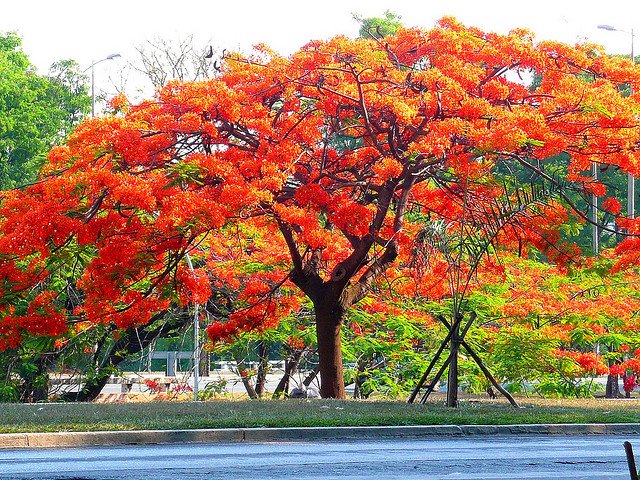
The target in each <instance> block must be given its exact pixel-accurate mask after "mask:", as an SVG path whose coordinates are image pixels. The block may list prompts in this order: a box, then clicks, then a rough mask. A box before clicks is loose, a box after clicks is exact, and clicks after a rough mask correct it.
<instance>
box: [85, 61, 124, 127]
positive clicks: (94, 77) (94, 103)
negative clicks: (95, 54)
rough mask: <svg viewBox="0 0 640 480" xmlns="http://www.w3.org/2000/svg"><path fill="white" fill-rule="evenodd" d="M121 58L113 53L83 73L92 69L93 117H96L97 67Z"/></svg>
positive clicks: (94, 63)
mask: <svg viewBox="0 0 640 480" xmlns="http://www.w3.org/2000/svg"><path fill="white" fill-rule="evenodd" d="M119 57H120V54H119V53H112V54H111V55H108V56H106V57H104V58H103V59H101V60H98V61H95V62H93V63H92V64H91V65H89V66H88V67H87V68H85V69H84V70H83V72H86V71H87V70H89V69H91V117H95V116H96V90H95V85H96V75H95V66H96V65H98V64H99V63H102V62H105V61H107V60H113V59H114V58H119Z"/></svg>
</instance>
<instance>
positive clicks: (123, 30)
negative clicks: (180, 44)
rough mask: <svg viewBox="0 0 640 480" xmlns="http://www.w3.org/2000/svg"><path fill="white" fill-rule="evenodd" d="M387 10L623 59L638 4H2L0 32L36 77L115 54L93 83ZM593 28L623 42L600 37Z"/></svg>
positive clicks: (293, 43) (288, 42)
mask: <svg viewBox="0 0 640 480" xmlns="http://www.w3.org/2000/svg"><path fill="white" fill-rule="evenodd" d="M387 9H388V10H391V11H393V12H394V13H397V14H399V15H401V16H402V21H403V23H404V24H405V25H407V26H422V27H426V28H428V27H431V26H432V25H433V24H434V22H435V21H436V20H437V19H439V18H440V17H442V16H444V15H453V16H455V17H457V18H458V19H459V20H460V21H462V22H463V23H465V24H468V25H474V26H478V27H480V28H483V29H485V30H493V31H498V32H507V31H508V30H510V29H512V28H515V27H526V28H529V29H531V30H533V31H534V32H535V33H536V35H537V37H538V38H540V39H542V38H554V39H557V40H561V41H564V42H569V43H575V42H576V41H580V40H584V39H585V38H586V39H588V40H589V41H593V42H595V43H600V44H603V45H605V46H606V48H607V51H609V52H611V53H629V52H630V50H631V34H630V31H631V29H632V28H634V27H635V28H636V30H637V31H638V33H639V34H640V1H638V0H619V1H615V2H614V1H611V0H609V1H602V0H598V1H597V2H596V1H595V0H525V1H522V0H511V1H505V0H422V1H420V0H416V1H410V0H395V1H393V2H392V1H389V0H386V1H382V0H315V1H312V2H305V1H303V0H298V1H291V0H280V1H278V0H272V1H257V0H240V1H238V0H235V1H234V0H224V1H220V0H171V1H169V0H109V1H103V0H57V1H52V0H4V1H2V0H0V32H6V31H16V32H18V33H19V34H20V36H21V37H22V38H23V46H24V49H25V51H26V52H27V54H28V55H29V57H30V59H31V61H32V63H34V64H35V65H36V67H37V68H38V70H39V72H40V73H46V71H47V70H48V67H49V65H50V64H51V63H53V62H54V61H56V60H60V59H66V58H72V59H74V60H76V61H77V62H78V63H80V65H82V66H85V65H86V66H89V65H90V64H91V62H92V61H94V60H98V59H101V58H104V57H105V56H107V55H109V54H112V53H120V54H121V55H122V58H120V59H116V60H113V61H109V62H104V63H102V64H101V65H100V67H97V69H98V68H99V69H100V72H98V71H97V72H96V81H98V78H99V77H98V75H100V76H102V78H105V77H104V76H105V75H108V76H111V75H112V74H114V75H115V74H116V73H117V71H118V69H119V68H122V66H123V64H124V63H123V62H126V61H128V60H134V56H135V50H134V48H133V47H134V46H135V45H140V44H142V43H144V42H145V41H146V40H150V39H153V38H154V37H163V38H167V39H172V38H173V39H175V38H184V37H186V36H188V35H191V34H193V35H194V37H195V38H196V39H199V40H202V41H203V42H204V41H207V40H209V39H210V40H211V41H212V44H213V45H214V47H216V48H218V49H222V48H227V49H228V50H233V49H237V48H238V47H240V48H243V49H245V48H248V47H249V46H251V45H253V44H255V43H259V42H263V43H266V44H267V45H269V46H271V47H272V48H273V49H275V50H277V51H279V52H281V53H283V54H286V53H290V52H292V51H294V50H295V49H296V48H298V47H299V46H301V45H303V44H305V43H307V42H308V41H309V40H311V39H318V38H329V37H331V36H334V35H337V34H346V35H349V36H355V35H356V34H357V30H358V24H357V23H356V22H355V21H354V20H353V19H352V13H358V14H360V15H362V16H365V17H370V16H382V14H383V12H384V11H385V10H387ZM599 24H609V25H613V26H615V27H617V28H619V29H624V30H627V32H628V33H621V32H607V31H603V30H599V29H597V25H599ZM638 53H640V42H638V45H636V54H638Z"/></svg>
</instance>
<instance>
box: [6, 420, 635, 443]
mask: <svg viewBox="0 0 640 480" xmlns="http://www.w3.org/2000/svg"><path fill="white" fill-rule="evenodd" d="M465 435H640V423H607V424H532V425H417V426H392V427H297V428H225V429H203V430H135V431H120V432H58V433H5V434H0V449H12V448H39V447H85V446H97V445H155V444H171V443H229V442H295V441H306V440H351V439H353V440H356V439H363V438H366V439H369V440H370V439H374V438H393V437H396V438H406V437H413V438H416V437H427V436H465Z"/></svg>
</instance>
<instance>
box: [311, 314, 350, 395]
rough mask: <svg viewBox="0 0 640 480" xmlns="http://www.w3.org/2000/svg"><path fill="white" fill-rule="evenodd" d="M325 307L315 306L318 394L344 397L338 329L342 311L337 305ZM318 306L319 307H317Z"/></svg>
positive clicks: (340, 323) (340, 344)
mask: <svg viewBox="0 0 640 480" xmlns="http://www.w3.org/2000/svg"><path fill="white" fill-rule="evenodd" d="M332 306H333V307H334V308H325V307H326V305H322V306H316V307H315V313H316V334H317V338H318V359H319V364H320V396H321V397H322V398H342V399H344V398H346V397H345V390H344V374H343V370H342V343H341V341H340V329H341V327H342V320H343V311H342V309H341V308H340V307H339V305H332ZM319 307H320V308H319Z"/></svg>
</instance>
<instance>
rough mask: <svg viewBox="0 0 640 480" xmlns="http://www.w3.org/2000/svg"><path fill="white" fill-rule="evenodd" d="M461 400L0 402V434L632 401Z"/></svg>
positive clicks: (320, 422)
mask: <svg viewBox="0 0 640 480" xmlns="http://www.w3.org/2000/svg"><path fill="white" fill-rule="evenodd" d="M520 402H521V405H522V407H523V408H519V409H517V408H513V407H511V406H510V405H509V404H508V403H507V402H504V401H498V400H494V401H488V400H463V401H462V402H461V406H460V408H458V409H449V408H446V407H444V406H443V404H442V402H435V401H434V402H431V403H428V404H427V405H409V404H407V403H403V402H399V401H398V402H394V401H353V400H351V401H350V400H262V401H249V400H243V401H241V400H238V401H232V400H231V401H230V400H214V401H209V402H197V403H195V402H148V403H110V404H96V403H82V404H60V403H52V404H0V411H1V412H2V413H1V414H0V432H2V433H17V432H51V431H97V430H138V429H159V430H165V429H201V428H231V427H243V428H252V427H299V426H309V427H315V426H363V425H452V424H455V425H491V424H503V425H504V424H521V423H522V424H531V423H637V422H640V400H638V399H633V400H606V399H592V400H542V399H521V400H520Z"/></svg>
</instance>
